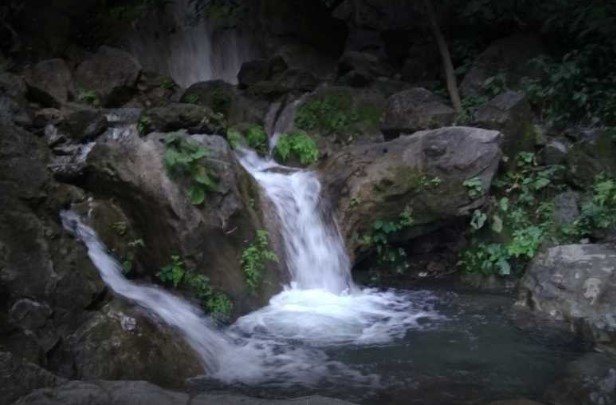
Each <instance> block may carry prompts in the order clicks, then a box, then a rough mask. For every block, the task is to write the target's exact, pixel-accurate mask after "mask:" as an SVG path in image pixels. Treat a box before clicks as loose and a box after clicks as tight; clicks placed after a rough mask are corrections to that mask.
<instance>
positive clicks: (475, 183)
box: [462, 177, 483, 199]
mask: <svg viewBox="0 0 616 405" xmlns="http://www.w3.org/2000/svg"><path fill="white" fill-rule="evenodd" d="M462 185H463V186H464V187H466V189H467V190H468V196H469V197H470V198H473V199H475V198H479V197H481V196H482V195H483V184H482V183H481V179H480V178H479V177H473V178H470V179H468V180H465V181H464V182H463V183H462Z"/></svg>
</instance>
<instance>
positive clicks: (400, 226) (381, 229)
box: [359, 208, 415, 274]
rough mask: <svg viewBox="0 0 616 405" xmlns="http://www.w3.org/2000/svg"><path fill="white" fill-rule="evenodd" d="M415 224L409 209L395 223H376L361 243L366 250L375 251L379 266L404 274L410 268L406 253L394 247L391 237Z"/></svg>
mask: <svg viewBox="0 0 616 405" xmlns="http://www.w3.org/2000/svg"><path fill="white" fill-rule="evenodd" d="M414 222H415V221H414V219H413V217H412V215H411V210H410V209H408V208H407V209H405V210H404V211H403V212H402V213H401V214H400V215H399V217H398V218H397V219H396V220H394V221H382V220H377V221H375V222H374V223H373V224H372V229H371V230H370V232H369V233H367V234H365V235H363V236H362V237H361V238H360V239H359V243H360V245H362V246H364V247H366V248H374V249H375V251H376V254H377V263H378V264H379V265H381V266H384V267H386V268H388V269H392V270H394V271H395V272H396V273H398V274H402V273H404V272H405V271H406V270H407V269H408V267H409V264H408V262H407V260H406V257H407V256H406V252H405V251H404V249H402V248H399V247H395V246H393V245H392V244H391V237H392V236H394V235H395V234H397V233H398V232H400V231H402V230H404V229H406V228H409V227H411V226H412V225H413V223H414Z"/></svg>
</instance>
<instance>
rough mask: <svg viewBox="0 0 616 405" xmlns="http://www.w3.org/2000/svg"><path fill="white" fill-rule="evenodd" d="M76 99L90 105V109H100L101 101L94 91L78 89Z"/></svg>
mask: <svg viewBox="0 0 616 405" xmlns="http://www.w3.org/2000/svg"><path fill="white" fill-rule="evenodd" d="M78 93H79V94H78V95H77V99H78V100H79V101H81V102H82V103H85V104H88V105H91V106H92V107H97V108H98V107H100V106H101V99H100V98H99V97H98V94H97V93H96V92H95V91H94V90H87V89H79V91H78Z"/></svg>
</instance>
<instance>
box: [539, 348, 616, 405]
mask: <svg viewBox="0 0 616 405" xmlns="http://www.w3.org/2000/svg"><path fill="white" fill-rule="evenodd" d="M564 374H565V375H564V376H563V377H562V378H561V379H560V380H559V381H557V382H556V383H554V384H552V385H551V386H550V387H549V388H548V389H547V391H546V393H545V395H544V397H545V400H546V401H547V402H548V403H550V404H554V405H607V404H614V403H616V358H614V356H612V355H608V354H604V353H588V354H586V355H584V356H582V357H581V358H580V359H578V360H576V361H574V362H572V363H571V364H569V365H568V366H567V369H566V370H565V373H564Z"/></svg>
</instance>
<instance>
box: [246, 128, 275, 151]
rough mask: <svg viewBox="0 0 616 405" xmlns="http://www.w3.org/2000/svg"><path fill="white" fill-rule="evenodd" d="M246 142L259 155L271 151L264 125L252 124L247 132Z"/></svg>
mask: <svg viewBox="0 0 616 405" xmlns="http://www.w3.org/2000/svg"><path fill="white" fill-rule="evenodd" d="M245 137H246V142H247V144H248V146H249V147H251V148H252V149H254V150H255V151H256V152H257V153H258V154H259V155H267V154H268V153H269V137H268V136H267V132H265V129H263V127H262V126H259V125H252V126H251V127H250V128H248V130H247V131H246V133H245Z"/></svg>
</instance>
